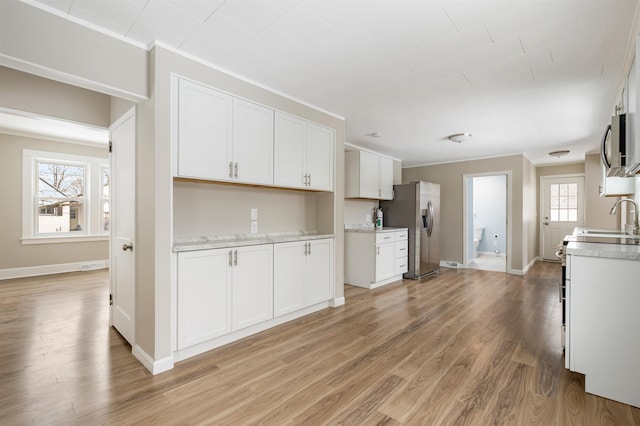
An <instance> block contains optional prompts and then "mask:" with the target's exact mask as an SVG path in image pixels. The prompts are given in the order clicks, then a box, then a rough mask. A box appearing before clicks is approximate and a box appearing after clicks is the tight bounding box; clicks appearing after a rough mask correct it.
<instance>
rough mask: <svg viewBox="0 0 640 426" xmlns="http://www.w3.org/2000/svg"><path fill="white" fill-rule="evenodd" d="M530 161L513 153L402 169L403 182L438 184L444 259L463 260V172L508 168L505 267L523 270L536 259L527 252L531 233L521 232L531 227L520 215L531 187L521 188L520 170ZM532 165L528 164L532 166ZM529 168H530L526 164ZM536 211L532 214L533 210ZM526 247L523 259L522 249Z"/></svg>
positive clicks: (488, 171)
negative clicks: (509, 217)
mask: <svg viewBox="0 0 640 426" xmlns="http://www.w3.org/2000/svg"><path fill="white" fill-rule="evenodd" d="M526 163H528V164H529V165H530V164H531V163H530V162H529V161H528V160H526V159H525V158H524V157H523V156H522V155H512V156H508V157H499V158H491V159H483V160H474V161H462V162H457V163H447V164H436V165H432V166H420V167H411V168H404V169H402V181H403V182H404V183H408V182H412V181H418V180H424V181H428V182H435V183H439V184H440V197H441V199H440V209H441V210H440V218H441V219H440V221H441V223H442V227H441V229H440V231H441V234H440V235H441V238H440V253H441V258H442V260H444V261H452V262H458V263H465V262H464V259H463V257H464V253H463V245H464V241H463V232H462V228H463V223H464V219H463V216H464V212H463V185H464V182H463V175H464V174H473V173H492V172H504V171H511V173H512V184H513V193H512V196H513V198H512V217H513V223H512V228H511V232H512V235H511V242H512V248H511V259H507V262H508V265H507V266H508V269H511V270H513V271H514V272H518V271H523V269H524V268H525V267H526V266H527V265H528V264H529V262H531V261H532V260H533V259H535V253H530V252H529V251H530V246H531V243H530V241H529V239H530V238H531V233H530V232H529V230H528V229H527V232H526V233H523V225H526V226H527V228H529V227H530V226H531V224H530V218H529V217H526V218H525V217H524V216H523V196H526V197H527V199H529V198H530V189H529V188H528V187H527V188H526V191H524V188H523V169H524V168H525V164H526ZM532 167H533V166H531V168H532ZM527 169H529V167H527ZM534 214H535V213H534ZM524 248H526V251H525V253H524V254H525V255H526V258H523V249H524Z"/></svg>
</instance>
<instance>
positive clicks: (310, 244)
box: [307, 243, 311, 256]
mask: <svg viewBox="0 0 640 426" xmlns="http://www.w3.org/2000/svg"><path fill="white" fill-rule="evenodd" d="M307 244H308V245H309V256H311V243H307Z"/></svg>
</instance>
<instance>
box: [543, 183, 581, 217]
mask: <svg viewBox="0 0 640 426" xmlns="http://www.w3.org/2000/svg"><path fill="white" fill-rule="evenodd" d="M549 186H550V188H549V189H550V198H549V206H550V212H549V213H550V215H549V216H550V220H551V221H552V222H576V221H577V220H578V184H577V183H559V184H551V185H549Z"/></svg>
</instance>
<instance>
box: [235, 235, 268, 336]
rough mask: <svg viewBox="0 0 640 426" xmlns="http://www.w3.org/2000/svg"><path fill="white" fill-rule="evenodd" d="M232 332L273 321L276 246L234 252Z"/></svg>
mask: <svg viewBox="0 0 640 426" xmlns="http://www.w3.org/2000/svg"><path fill="white" fill-rule="evenodd" d="M232 287H233V292H232V299H233V311H232V314H231V317H232V319H233V320H232V329H233V330H239V329H241V328H245V327H249V326H250V325H254V324H257V323H259V322H263V321H267V320H270V319H271V318H273V245H272V244H266V245H260V246H248V247H238V248H237V249H234V250H233V284H232Z"/></svg>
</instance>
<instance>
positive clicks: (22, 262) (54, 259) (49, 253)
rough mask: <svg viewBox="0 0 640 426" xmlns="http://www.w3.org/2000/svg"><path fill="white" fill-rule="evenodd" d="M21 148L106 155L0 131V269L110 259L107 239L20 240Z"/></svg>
mask: <svg viewBox="0 0 640 426" xmlns="http://www.w3.org/2000/svg"><path fill="white" fill-rule="evenodd" d="M23 149H33V150H38V151H52V152H60V153H66V154H74V155H86V156H91V157H100V158H106V157H107V155H106V154H107V150H106V149H100V148H93V147H88V146H81V145H74V144H68V143H62V142H52V141H48V140H43V139H34V138H28V137H22V136H13V135H7V134H3V133H0V182H3V185H2V187H3V190H2V204H3V208H2V209H0V241H2V244H0V270H2V269H13V268H26V267H34V266H43V265H59V264H65V263H75V262H84V261H95V260H107V259H109V241H92V242H75V243H56V244H28V245H23V244H22V241H21V238H22V150H23Z"/></svg>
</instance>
